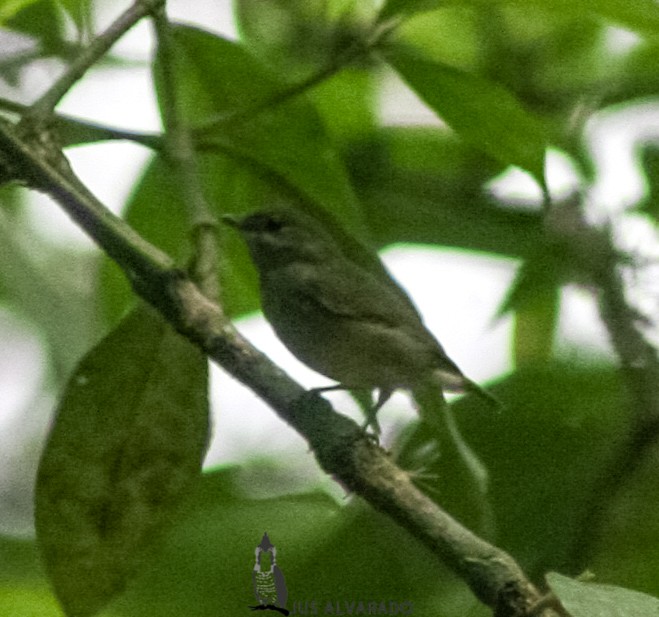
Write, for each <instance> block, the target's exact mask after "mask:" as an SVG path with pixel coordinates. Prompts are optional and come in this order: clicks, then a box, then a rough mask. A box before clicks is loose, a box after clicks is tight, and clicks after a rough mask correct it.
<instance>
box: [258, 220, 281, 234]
mask: <svg viewBox="0 0 659 617" xmlns="http://www.w3.org/2000/svg"><path fill="white" fill-rule="evenodd" d="M283 226H284V223H283V221H282V220H280V219H277V218H273V217H268V218H267V219H265V221H263V231H267V232H268V233H276V232H278V231H281V228H282V227H283Z"/></svg>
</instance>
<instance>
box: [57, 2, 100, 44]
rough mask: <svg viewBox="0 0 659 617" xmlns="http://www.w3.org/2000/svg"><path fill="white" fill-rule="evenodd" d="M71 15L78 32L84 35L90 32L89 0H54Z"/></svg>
mask: <svg viewBox="0 0 659 617" xmlns="http://www.w3.org/2000/svg"><path fill="white" fill-rule="evenodd" d="M55 1H56V3H57V4H59V5H60V6H61V7H62V8H63V9H64V10H65V11H66V12H67V14H68V15H69V17H71V19H72V20H73V22H74V23H75V25H76V27H77V28H78V34H79V35H84V36H86V35H87V34H89V33H90V25H91V15H92V13H91V8H92V6H91V5H92V3H91V0H55Z"/></svg>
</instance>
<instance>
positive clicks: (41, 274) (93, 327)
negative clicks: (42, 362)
mask: <svg viewBox="0 0 659 617" xmlns="http://www.w3.org/2000/svg"><path fill="white" fill-rule="evenodd" d="M3 192H4V195H0V199H1V202H2V208H0V246H2V259H0V294H1V295H0V301H2V302H3V303H5V304H6V305H8V306H9V307H11V308H12V309H13V310H15V311H16V313H17V314H19V315H21V316H24V317H26V318H27V319H28V320H29V321H30V322H31V323H32V324H33V325H34V326H36V327H37V328H38V329H39V331H40V335H41V336H43V337H44V338H45V342H46V343H47V345H48V353H49V356H50V359H51V361H52V363H53V368H54V369H55V377H56V378H58V379H64V378H65V376H68V374H69V373H70V371H71V369H72V368H73V366H74V364H75V363H76V362H77V360H78V359H79V358H80V355H81V354H82V353H83V352H84V350H85V348H86V347H88V346H89V339H90V338H91V337H93V336H95V334H96V332H97V325H98V324H97V320H96V316H95V314H94V310H95V305H94V296H93V295H92V294H90V289H89V284H90V283H91V282H92V280H93V276H94V273H95V270H96V262H95V259H96V257H95V256H90V255H89V254H85V253H82V252H79V251H69V250H66V249H52V250H48V249H45V248H44V247H35V246H34V240H33V239H32V238H31V237H30V236H29V231H28V228H27V225H26V223H25V221H24V220H23V219H22V218H21V217H20V216H18V215H17V216H12V215H10V213H9V212H7V205H8V201H9V200H17V201H18V200H19V199H20V197H19V195H18V194H17V191H16V188H15V187H7V188H6V189H3Z"/></svg>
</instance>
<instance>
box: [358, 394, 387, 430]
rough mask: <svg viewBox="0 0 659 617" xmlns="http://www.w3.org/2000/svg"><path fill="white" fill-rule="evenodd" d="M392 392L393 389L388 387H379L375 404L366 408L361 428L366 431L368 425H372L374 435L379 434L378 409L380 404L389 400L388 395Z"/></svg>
mask: <svg viewBox="0 0 659 617" xmlns="http://www.w3.org/2000/svg"><path fill="white" fill-rule="evenodd" d="M392 393H393V390H390V389H389V388H380V390H379V392H378V399H377V401H375V405H373V406H372V407H371V408H370V409H367V410H366V422H365V423H364V425H363V427H362V428H363V430H364V432H366V430H367V429H368V427H369V426H371V427H373V432H374V433H375V435H379V434H380V433H381V430H380V424H379V423H378V418H377V413H378V411H380V409H381V408H382V406H383V405H384V404H385V403H386V402H387V401H388V400H389V397H390V396H391V394H392Z"/></svg>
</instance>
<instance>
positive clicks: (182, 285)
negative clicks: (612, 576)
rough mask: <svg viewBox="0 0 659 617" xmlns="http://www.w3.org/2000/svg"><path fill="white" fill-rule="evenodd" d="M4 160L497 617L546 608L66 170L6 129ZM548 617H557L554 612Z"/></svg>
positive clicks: (516, 572)
mask: <svg viewBox="0 0 659 617" xmlns="http://www.w3.org/2000/svg"><path fill="white" fill-rule="evenodd" d="M0 152H2V153H3V154H4V155H5V156H6V157H7V158H8V159H11V160H12V161H15V163H16V168H17V169H19V170H21V172H22V174H23V177H22V179H23V180H24V181H27V182H28V183H30V184H31V185H33V186H37V187H40V188H41V189H42V190H46V191H47V192H48V193H50V194H51V195H52V196H53V197H54V198H55V199H56V200H57V201H58V202H59V203H60V205H61V206H62V207H63V208H64V210H65V211H66V212H68V213H69V214H70V215H71V216H72V217H73V218H74V219H75V220H76V221H77V222H78V223H79V225H80V226H81V227H82V228H83V229H84V230H85V231H86V232H87V233H88V234H89V235H90V236H91V237H92V238H93V239H94V240H95V241H96V242H97V243H98V244H99V246H100V247H101V248H102V249H103V250H104V251H105V252H106V253H107V254H108V255H109V256H110V257H111V258H112V259H114V260H115V261H116V262H117V263H118V264H119V266H120V267H121V268H122V269H123V270H124V272H125V273H126V275H127V276H128V278H129V280H130V281H131V282H132V284H133V286H134V288H135V290H136V292H137V293H138V294H140V295H141V296H142V297H143V298H144V299H145V300H147V301H148V302H150V303H151V304H152V305H153V306H155V307H156V308H157V309H158V310H159V311H160V312H161V313H162V314H163V315H164V316H165V317H166V318H167V319H168V320H169V321H170V323H172V324H173V325H174V327H176V328H177V330H178V331H179V332H181V333H182V334H184V335H185V336H187V337H188V338H189V339H190V340H192V341H193V342H195V343H196V344H197V345H199V347H200V348H201V349H202V350H203V351H204V352H205V353H206V354H207V355H208V356H209V357H210V358H211V359H213V360H214V361H215V362H216V363H217V364H219V365H220V366H222V367H223V368H224V369H225V370H227V371H228V372H229V373H230V374H232V375H233V376H234V377H236V378H237V379H238V380H240V381H241V382H243V383H244V384H246V385H248V386H249V387H250V388H251V389H252V390H254V391H255V392H256V393H257V394H258V395H259V396H261V398H263V399H264V400H265V401H267V402H268V403H269V404H270V405H271V406H272V408H273V409H274V410H275V412H276V413H277V414H278V415H279V416H280V417H281V418H282V419H284V420H285V421H286V422H288V423H289V424H290V425H291V426H293V427H294V428H295V429H296V430H297V431H298V432H299V433H300V434H302V435H303V436H304V437H305V438H306V439H307V440H308V442H309V444H310V446H311V448H312V449H313V451H314V453H315V455H316V458H317V459H318V461H319V463H320V465H321V467H322V468H323V469H324V470H325V471H326V472H327V473H329V474H332V475H333V476H334V477H335V478H336V479H337V480H338V481H339V482H341V483H342V484H343V485H345V486H346V487H347V488H349V489H350V490H352V491H354V492H355V493H356V494H358V495H359V496H361V497H362V498H363V499H365V500H366V501H367V502H369V503H370V504H371V505H372V506H373V507H374V508H376V509H378V510H380V511H382V512H383V513H385V514H386V515H388V516H390V517H391V518H392V519H394V520H395V521H397V522H398V523H399V524H401V525H402V526H403V527H404V528H406V529H407V530H408V531H409V532H410V533H411V534H412V535H414V536H415V537H417V538H418V539H419V540H420V541H421V542H423V543H424V544H425V545H426V546H427V547H429V548H430V549H431V550H432V551H433V552H434V553H435V554H436V555H437V556H438V557H439V558H441V559H442V560H443V561H444V562H445V563H446V564H447V565H448V566H450V567H451V568H452V569H453V570H455V571H456V572H457V573H458V574H459V575H460V576H462V577H463V579H464V580H465V581H466V583H467V584H468V585H469V587H470V588H471V589H472V590H473V592H474V594H475V595H476V596H477V597H478V598H479V599H480V600H481V601H483V602H484V603H486V604H487V605H489V606H490V607H492V608H493V609H494V612H495V614H496V615H497V617H521V616H524V615H528V610H529V608H530V607H531V606H534V605H537V603H538V601H539V600H540V598H541V595H540V593H539V592H538V590H537V589H536V588H535V587H534V586H533V584H532V583H531V582H530V581H529V580H528V579H527V578H526V577H525V575H524V573H523V572H522V570H521V569H520V567H519V566H518V565H517V563H516V562H515V561H514V560H513V559H512V557H511V556H510V555H508V554H507V553H506V552H505V551H503V550H501V549H499V548H497V547H495V546H493V545H491V544H489V543H487V542H485V541H484V540H482V539H480V538H479V537H477V536H476V535H475V534H473V533H472V532H470V531H469V530H468V529H466V528H465V527H463V526H462V525H460V524H459V523H458V522H457V521H455V520H454V519H453V518H452V517H451V516H450V515H448V514H447V513H446V512H444V511H443V510H442V509H441V508H439V507H438V506H437V505H436V504H435V503H434V502H433V501H432V500H431V499H429V498H428V497H427V496H425V495H424V494H423V493H422V492H420V491H419V490H418V489H417V488H416V487H415V486H414V484H413V482H412V481H411V479H410V476H409V474H407V473H406V472H404V471H402V470H401V469H399V468H398V467H396V465H395V464H394V463H393V462H392V460H391V458H390V457H389V456H388V455H387V454H386V453H385V452H384V451H383V450H382V449H381V448H379V447H378V446H375V445H374V444H373V443H371V441H370V440H369V439H368V438H366V437H365V436H364V435H363V432H362V431H361V429H360V428H359V427H358V426H357V425H356V424H355V423H354V422H353V421H352V420H350V419H348V418H346V417H345V416H342V415H340V414H337V413H336V412H335V411H334V410H333V409H332V407H331V406H330V405H329V403H327V402H326V401H324V399H321V398H319V397H317V396H310V395H309V394H308V393H305V391H304V390H303V389H302V387H301V386H300V385H299V384H297V383H296V382H295V381H293V380H292V379H291V378H290V377H288V376H287V375H286V374H285V373H284V372H283V371H281V369H279V368H278V367H277V366H276V365H274V364H273V363H272V362H271V361H270V360H268V358H267V357H265V356H264V355H263V354H261V353H260V352H258V351H257V350H256V349H254V348H253V347H252V346H251V345H250V344H249V343H248V342H247V341H246V340H245V339H243V338H242V337H241V336H240V335H239V334H238V333H237V332H236V330H235V329H234V328H233V326H232V324H231V322H230V321H229V320H228V319H227V318H226V316H225V315H224V313H223V312H222V311H221V309H220V308H219V307H218V306H217V305H216V304H215V303H213V302H211V301H210V300H209V299H208V298H206V296H205V295H204V294H203V293H202V292H201V291H200V290H199V288H198V287H197V286H196V285H195V284H194V282H193V281H192V280H191V279H190V278H189V277H188V276H187V275H186V274H185V273H184V272H182V271H180V270H177V269H176V268H175V267H174V265H173V262H172V260H171V259H170V258H169V257H168V256H166V255H164V254H163V253H161V252H160V251H159V250H158V249H156V248H155V247H152V246H151V245H149V243H148V242H146V241H145V240H143V239H142V238H141V237H140V236H139V235H137V234H136V233H135V232H134V231H133V230H132V229H131V228H130V227H129V226H128V225H126V224H125V223H124V222H123V221H121V220H120V219H117V217H115V216H114V215H113V214H111V213H110V212H109V211H107V210H106V209H105V208H104V206H103V205H102V204H100V202H98V201H97V200H95V199H94V198H93V197H92V196H91V195H90V194H89V192H88V191H80V190H78V189H77V183H78V181H77V180H75V181H71V180H70V179H69V178H67V177H65V176H64V175H63V172H62V170H61V169H60V168H59V167H54V166H52V165H51V163H50V162H49V160H48V159H43V158H40V157H38V156H36V155H35V154H34V153H33V152H32V150H31V149H30V148H29V146H27V145H26V144H24V143H23V142H22V141H21V140H20V139H19V138H18V137H16V136H15V135H14V134H13V131H11V130H9V129H8V128H7V127H5V126H4V123H0ZM542 614H543V615H546V616H547V617H549V616H550V615H554V614H555V613H554V612H552V610H551V609H547V610H546V611H543V613H542Z"/></svg>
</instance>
